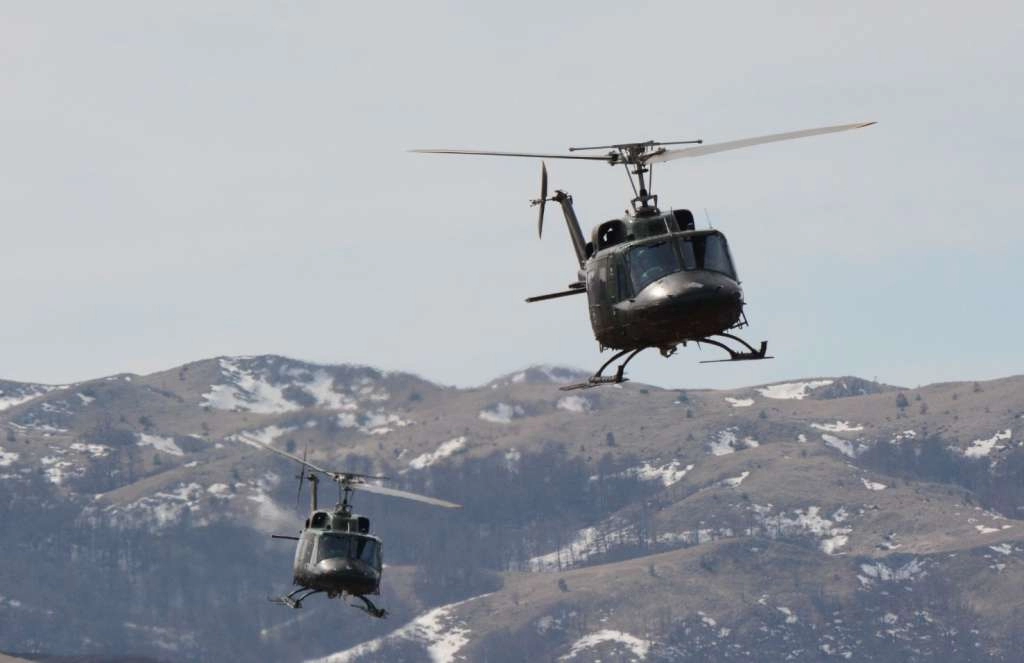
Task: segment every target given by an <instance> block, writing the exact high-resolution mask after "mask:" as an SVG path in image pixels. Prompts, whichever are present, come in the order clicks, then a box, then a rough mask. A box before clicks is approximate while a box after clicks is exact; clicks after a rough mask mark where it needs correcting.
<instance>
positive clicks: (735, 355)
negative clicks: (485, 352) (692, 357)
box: [697, 334, 775, 364]
mask: <svg viewBox="0 0 1024 663" xmlns="http://www.w3.org/2000/svg"><path fill="white" fill-rule="evenodd" d="M717 336H722V337H724V338H728V339H732V340H733V341H736V342H737V343H739V344H741V345H742V346H743V347H745V348H746V350H734V349H733V348H730V347H729V346H728V345H726V344H725V343H722V342H721V341H716V340H714V339H712V338H702V339H700V340H699V341H697V342H698V343H707V344H708V345H713V346H715V347H717V348H722V349H723V350H725V351H726V352H728V353H729V358H728V359H706V360H704V361H702V362H700V363H702V364H717V363H721V362H726V361H757V360H759V359H774V358H775V357H772V356H770V355H768V354H767V352H768V341H761V346H760V347H759V348H757V349H754V347H753V346H752V345H750V344H749V343H747V342H746V341H744V340H743V339H742V338H740V337H739V336H733V335H732V334H717Z"/></svg>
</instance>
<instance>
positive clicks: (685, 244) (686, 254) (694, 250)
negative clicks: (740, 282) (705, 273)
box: [678, 234, 736, 278]
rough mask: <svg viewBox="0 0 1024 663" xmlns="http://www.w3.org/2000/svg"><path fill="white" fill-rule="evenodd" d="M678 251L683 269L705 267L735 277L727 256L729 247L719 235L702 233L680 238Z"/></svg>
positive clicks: (730, 261)
mask: <svg viewBox="0 0 1024 663" xmlns="http://www.w3.org/2000/svg"><path fill="white" fill-rule="evenodd" d="M678 243H679V251H680V253H681V254H682V256H683V269H687V270H691V269H707V270H710V271H712V272H721V273H722V274H725V275H726V276H728V277H730V278H736V272H735V270H733V267H732V260H731V259H730V258H729V248H728V247H727V246H726V243H725V238H724V237H722V236H721V235H717V234H713V235H702V236H699V237H686V238H683V239H680V240H679V241H678Z"/></svg>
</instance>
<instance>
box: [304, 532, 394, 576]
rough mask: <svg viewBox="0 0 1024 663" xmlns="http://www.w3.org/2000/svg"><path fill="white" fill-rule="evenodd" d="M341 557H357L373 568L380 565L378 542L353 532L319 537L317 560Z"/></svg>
mask: <svg viewBox="0 0 1024 663" xmlns="http://www.w3.org/2000/svg"><path fill="white" fill-rule="evenodd" d="M335 557H341V558H344V559H359V560H362V561H364V562H366V563H367V564H369V565H370V566H372V567H374V568H378V567H379V566H380V544H379V543H378V542H377V541H376V540H375V539H371V538H369V537H365V536H356V535H353V534H325V535H323V536H321V537H320V545H319V547H318V549H317V561H318V562H319V561H321V560H325V559H333V558H335Z"/></svg>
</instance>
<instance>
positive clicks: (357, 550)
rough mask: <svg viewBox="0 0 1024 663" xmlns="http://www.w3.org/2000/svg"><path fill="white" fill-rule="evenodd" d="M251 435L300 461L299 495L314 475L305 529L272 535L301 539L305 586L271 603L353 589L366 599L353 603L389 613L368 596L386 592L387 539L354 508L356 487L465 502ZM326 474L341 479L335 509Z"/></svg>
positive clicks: (296, 578) (298, 603)
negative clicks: (320, 461)
mask: <svg viewBox="0 0 1024 663" xmlns="http://www.w3.org/2000/svg"><path fill="white" fill-rule="evenodd" d="M246 441H247V442H249V443H250V444H252V445H254V446H259V447H262V448H264V449H266V450H268V451H271V452H273V453H275V454H278V455H280V456H284V457H285V458H290V459H291V460H294V461H296V462H298V463H300V465H301V471H300V473H299V474H298V476H297V477H296V478H297V479H298V480H299V494H298V495H297V497H298V496H301V493H302V485H303V483H304V482H306V481H309V482H310V483H311V484H312V489H311V491H310V492H311V495H310V499H311V505H310V514H309V517H308V518H306V522H305V524H304V525H303V528H302V531H301V532H300V533H299V535H298V536H288V535H284V534H273V535H271V536H272V538H275V539H286V540H289V541H298V544H297V545H296V548H295V560H294V562H293V564H292V582H293V584H295V585H298V586H299V588H298V589H296V590H294V591H292V592H290V593H289V594H285V595H283V596H277V597H273V598H271V599H270V601H271V603H277V604H279V605H286V606H288V607H290V608H301V607H302V602H303V601H305V600H306V599H308V598H309V597H310V596H312V595H313V594H319V593H326V594H327V596H328V598H332V599H333V598H338V597H344V596H345V595H346V594H348V595H350V596H353V597H355V598H357V599H359V600H360V601H362V605H352V604H350V605H352V607H353V608H358V609H360V610H362V611H364V612H366V613H367V614H368V615H370V616H372V617H377V618H383V617H386V616H387V614H388V612H387V610H384V609H383V608H378V607H377V606H376V605H374V603H373V601H371V600H370V599H369V598H368V597H369V596H370V595H375V594H380V581H381V575H382V573H383V568H384V567H383V561H382V559H381V543H382V542H381V540H380V539H379V538H377V537H376V536H373V535H372V534H370V519H369V518H367V517H366V516H360V515H357V514H355V513H353V512H352V504H351V501H350V497H351V495H352V493H353V492H355V491H356V490H362V491H365V492H367V493H376V494H378V495H389V496H391V497H401V498H404V499H407V500H415V501H417V502H423V503H426V504H432V505H434V506H440V507H445V508H448V509H459V508H461V506H460V505H458V504H455V503H454V502H448V501H445V500H440V499H437V498H434V497H427V496H426V495H418V494H416V493H410V492H407V491H404V490H397V489H395V488H386V487H384V486H379V485H377V484H375V483H369V482H370V481H380V480H384V479H386V478H387V477H380V476H370V475H366V474H356V473H355V472H336V471H334V470H327V469H324V468H322V467H319V466H317V465H315V464H313V463H311V462H309V461H308V460H307V458H306V455H307V454H306V451H304V452H303V454H302V458H299V457H298V456H293V455H292V454H290V453H288V452H286V451H281V450H279V449H275V448H273V447H271V446H268V445H266V444H264V443H262V442H259V441H256V440H246ZM307 451H308V450H307ZM320 475H323V476H325V477H327V478H328V479H330V480H331V481H334V482H335V483H337V484H338V500H339V501H338V504H336V505H335V506H334V508H333V509H331V510H327V509H321V508H320V506H319V504H318V501H317V498H318V495H317V493H318V488H319V485H320Z"/></svg>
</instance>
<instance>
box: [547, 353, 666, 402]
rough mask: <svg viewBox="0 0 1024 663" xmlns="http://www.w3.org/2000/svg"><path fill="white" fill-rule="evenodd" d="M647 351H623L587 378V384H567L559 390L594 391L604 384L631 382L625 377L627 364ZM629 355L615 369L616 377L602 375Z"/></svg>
mask: <svg viewBox="0 0 1024 663" xmlns="http://www.w3.org/2000/svg"><path fill="white" fill-rule="evenodd" d="M646 349H647V348H646V347H644V348H628V349H626V350H622V351H620V352H617V353H616V354H615V355H614V356H612V358H611V359H609V360H608V361H606V362H605V363H604V365H603V366H601V368H599V369H597V373H594V374H593V375H591V376H590V377H589V378H587V381H586V382H578V383H576V384H567V385H565V386H564V387H559V389H560V390H561V391H573V390H575V389H593V388H594V387H597V386H600V385H602V384H621V383H623V382H629V378H627V377H626V375H625V373H626V364H628V363H629V362H631V361H632V360H633V357H635V356H637V355H638V354H640V353H641V352H643V351H644V350H646ZM627 353H630V354H629V356H628V357H626V361H624V362H622V363H621V364H619V365H618V366H617V367H616V368H615V375H601V374H602V373H604V369H606V368H608V366H609V365H611V363H612V362H613V361H615V360H616V359H618V358H619V357H622V356H623V355H625V354H627Z"/></svg>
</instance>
